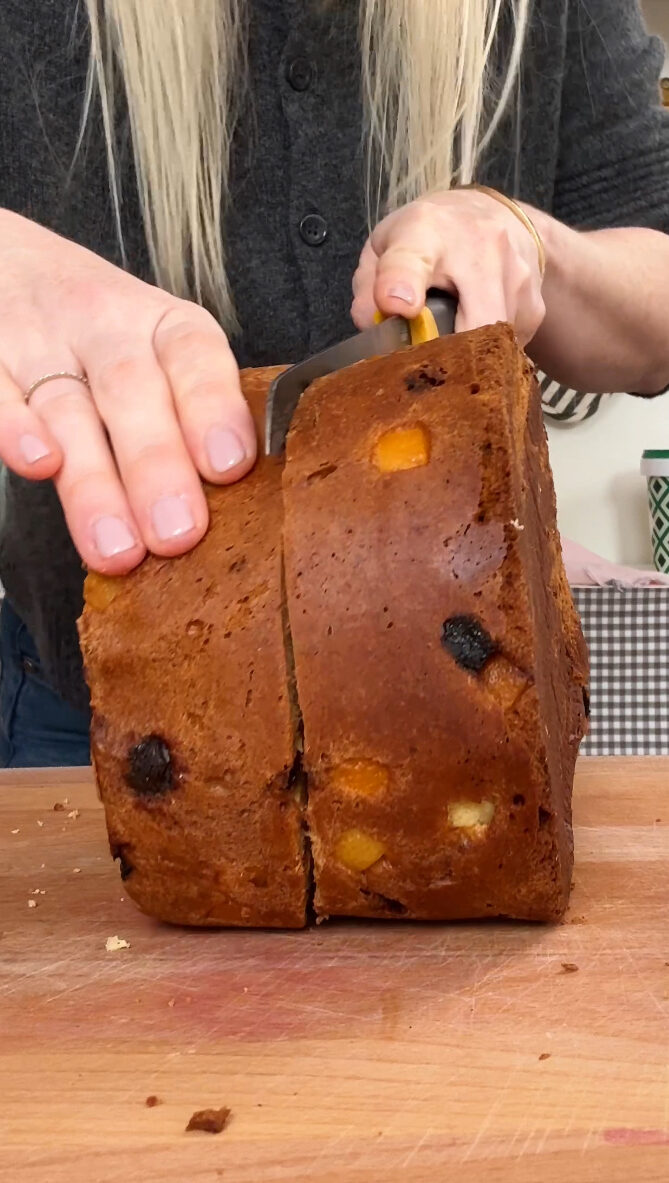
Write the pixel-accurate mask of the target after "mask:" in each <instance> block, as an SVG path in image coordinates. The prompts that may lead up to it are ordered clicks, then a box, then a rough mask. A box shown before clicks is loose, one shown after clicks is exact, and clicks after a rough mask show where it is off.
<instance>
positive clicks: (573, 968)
mask: <svg viewBox="0 0 669 1183" xmlns="http://www.w3.org/2000/svg"><path fill="white" fill-rule="evenodd" d="M562 972H563V974H577V973H578V966H577V965H575V964H574V962H573V961H563V962H562Z"/></svg>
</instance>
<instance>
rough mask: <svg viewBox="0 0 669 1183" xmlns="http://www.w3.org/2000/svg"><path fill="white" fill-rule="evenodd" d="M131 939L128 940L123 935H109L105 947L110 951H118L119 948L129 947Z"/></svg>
mask: <svg viewBox="0 0 669 1183" xmlns="http://www.w3.org/2000/svg"><path fill="white" fill-rule="evenodd" d="M129 948H130V941H126V940H124V939H123V937H118V936H115V937H107V940H106V941H105V949H106V950H107V952H108V953H117V952H118V950H119V949H129Z"/></svg>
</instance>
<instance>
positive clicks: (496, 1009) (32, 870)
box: [0, 759, 669, 1183]
mask: <svg viewBox="0 0 669 1183" xmlns="http://www.w3.org/2000/svg"><path fill="white" fill-rule="evenodd" d="M66 798H67V801H66V802H65V809H64V810H59V811H54V809H53V806H54V803H55V802H57V801H60V802H64V801H65V799H66ZM76 811H78V812H76ZM576 818H577V823H578V826H577V869H576V887H575V891H574V898H573V905H572V908H571V912H570V916H569V918H568V922H567V923H566V924H565V925H564V926H562V927H560V928H556V929H552V930H551V929H545V928H531V927H528V926H519V925H501V924H488V925H478V926H476V925H456V926H450V927H449V926H439V925H435V926H429V927H428V926H423V927H421V926H417V925H400V924H396V925H395V924H393V925H383V924H380V923H379V924H377V925H367V924H336V925H331V926H323V927H322V928H319V929H315V930H313V931H310V932H306V933H299V934H283V933H253V932H248V933H245V932H219V933H197V932H187V931H182V930H175V929H170V928H165V927H162V926H161V925H159V924H157V923H154V922H153V921H151V920H149V919H147V918H146V917H143V916H142V915H140V914H139V913H138V912H137V911H136V910H135V908H134V906H133V904H132V903H131V902H130V901H129V900H128V899H126V898H125V894H124V891H123V885H122V884H121V882H120V880H119V875H118V868H117V867H115V866H113V865H112V863H111V862H110V859H109V856H108V851H107V847H106V837H105V833H104V825H103V817H102V812H101V809H100V807H99V805H98V803H97V800H96V797H95V792H94V789H93V787H92V784H91V781H90V777H89V774H88V773H67V772H66V773H62V772H61V773H33V772H19V773H13V774H12V773H9V772H5V773H1V774H0V848H1V850H0V1031H1V1043H0V1127H2V1128H1V1129H0V1179H2V1180H3V1181H4V1180H7V1181H8V1183H9V1181H10V1180H11V1183H98V1181H100V1183H103V1181H104V1183H140V1181H141V1183H169V1181H170V1180H174V1181H177V1180H178V1181H179V1183H210V1181H211V1183H213V1181H214V1180H221V1179H222V1180H224V1181H225V1183H266V1181H276V1183H279V1181H281V1183H302V1181H303V1180H307V1179H308V1180H318V1183H369V1181H372V1183H381V1181H383V1183H399V1181H400V1180H401V1183H428V1181H429V1183H434V1181H437V1183H441V1181H447V1180H451V1179H452V1180H457V1183H493V1181H494V1183H507V1181H508V1183H557V1181H558V1180H559V1181H560V1183H563V1181H564V1183H603V1181H604V1180H605V1181H606V1183H651V1181H657V1183H667V1180H669V761H666V760H652V759H646V760H634V761H632V760H630V761H621V760H591V761H583V762H582V763H581V766H580V770H579V776H578V789H577V795H576ZM31 903H34V904H35V905H36V906H35V907H30V906H29V905H30V904H31ZM112 936H119V937H121V938H123V939H124V940H126V941H128V942H129V944H130V947H129V948H127V949H120V950H118V951H117V952H107V951H106V949H105V943H106V940H107V938H108V937H112ZM152 1094H153V1095H155V1096H157V1097H158V1098H159V1099H160V1102H161V1103H160V1104H158V1105H156V1106H155V1107H153V1108H148V1107H147V1106H146V1103H145V1102H146V1098H147V1096H149V1095H152ZM222 1105H227V1106H230V1108H231V1109H232V1117H231V1119H230V1123H229V1125H228V1127H227V1129H226V1130H224V1131H223V1133H221V1134H218V1135H211V1134H205V1133H185V1132H184V1127H185V1125H186V1123H187V1121H188V1119H189V1117H190V1115H191V1114H192V1112H193V1111H194V1110H196V1109H202V1108H204V1107H208V1106H212V1107H218V1106H222Z"/></svg>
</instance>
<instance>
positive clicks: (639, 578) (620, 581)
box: [562, 538, 669, 587]
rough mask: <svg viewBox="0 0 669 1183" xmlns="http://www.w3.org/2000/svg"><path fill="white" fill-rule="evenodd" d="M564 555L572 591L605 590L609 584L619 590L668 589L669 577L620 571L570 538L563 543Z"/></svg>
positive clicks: (633, 569)
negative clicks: (613, 584) (584, 587)
mask: <svg viewBox="0 0 669 1183" xmlns="http://www.w3.org/2000/svg"><path fill="white" fill-rule="evenodd" d="M562 555H563V558H564V565H565V567H566V570H567V579H568V580H569V583H570V584H571V586H572V587H579V586H581V587H582V586H583V585H586V586H589V587H603V586H604V585H605V584H607V583H615V584H616V585H617V586H618V587H669V575H661V574H660V572H659V571H640V570H638V569H637V568H635V567H620V566H619V565H618V564H617V563H610V562H609V561H608V559H602V558H600V556H599V555H596V554H593V552H592V551H591V550H586V548H585V547H584V546H579V544H578V543H577V542H570V541H569V539H568V538H563V539H562Z"/></svg>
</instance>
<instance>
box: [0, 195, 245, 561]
mask: <svg viewBox="0 0 669 1183" xmlns="http://www.w3.org/2000/svg"><path fill="white" fill-rule="evenodd" d="M57 371H68V372H70V373H73V374H77V373H83V374H86V375H87V377H88V382H89V385H88V386H86V385H84V384H83V383H81V382H77V381H76V380H74V379H69V378H60V379H57V380H53V381H49V382H47V383H45V384H44V385H43V386H39V387H38V388H37V389H36V390H35V392H34V394H32V395H31V397H30V400H29V405H27V404H26V402H25V399H24V392H25V391H26V390H28V388H29V387H30V386H31V384H32V383H33V382H35V381H36V380H37V379H38V378H40V377H42V376H43V375H45V374H51V373H54V372H57ZM255 457H256V435H255V430H254V427H253V422H252V420H251V415H250V412H249V410H248V407H247V405H246V403H245V401H244V398H243V396H242V392H241V387H240V383H239V373H238V370H237V365H236V363H235V359H234V357H233V354H232V351H231V349H230V346H229V345H228V342H227V339H226V337H225V334H224V333H223V331H222V329H221V328H220V327H219V325H218V324H217V323H216V321H215V320H214V319H213V317H212V316H210V315H209V313H207V312H205V311H204V310H203V309H202V308H200V307H199V306H198V305H196V304H191V303H189V302H188V301H186V300H180V299H177V298H175V297H174V296H170V295H169V294H168V293H166V292H164V291H162V290H161V289H159V288H155V287H151V286H150V285H148V284H145V283H143V282H142V281H141V280H139V279H136V278H134V277H133V276H131V275H129V274H127V273H126V272H124V271H121V270H120V269H119V268H118V267H114V266H113V265H112V264H111V263H107V262H106V261H105V260H103V259H101V258H99V257H98V256H97V255H94V254H92V253H91V252H90V251H87V250H85V249H84V248H83V247H80V246H77V245H75V244H74V243H72V242H68V241H67V240H66V239H63V238H60V237H58V236H57V235H56V234H53V233H52V232H51V231H49V230H45V229H44V228H43V227H41V226H38V225H36V224H35V223H33V222H30V221H28V220H26V219H25V218H22V217H19V216H18V215H17V214H14V213H11V212H9V211H6V210H1V211H0V458H1V459H2V460H3V461H4V463H5V464H6V465H7V466H8V467H9V468H11V469H13V471H14V472H16V473H18V474H19V475H20V476H23V477H28V478H30V479H32V480H44V479H45V478H49V477H52V478H53V480H54V483H55V486H56V489H57V491H58V495H59V497H60V500H61V502H62V505H63V509H64V511H65V517H66V520H67V524H68V527H69V530H70V533H71V535H72V538H73V540H74V543H75V546H76V547H77V550H78V551H79V553H80V555H81V557H82V559H83V560H84V562H85V563H86V565H87V566H88V567H90V568H92V569H94V570H96V571H102V572H105V573H107V574H122V573H124V572H126V571H129V570H131V568H133V567H135V566H136V565H137V564H138V563H139V562H140V561H141V559H142V558H143V557H144V555H145V554H146V551H147V550H149V551H153V553H154V554H158V555H177V554H181V553H183V552H184V551H186V550H189V549H190V548H191V547H192V546H194V545H195V543H196V542H198V541H199V540H200V538H201V537H202V535H203V534H204V532H205V530H206V528H207V521H208V517H207V504H206V499H205V496H204V492H203V489H202V485H201V483H200V477H204V478H205V479H206V480H208V481H212V482H215V483H217V484H226V483H229V482H232V481H236V480H238V479H239V478H240V477H242V476H244V474H245V473H246V472H248V470H249V469H250V468H251V467H252V465H253V463H254V461H255ZM198 474H199V475H198Z"/></svg>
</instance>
